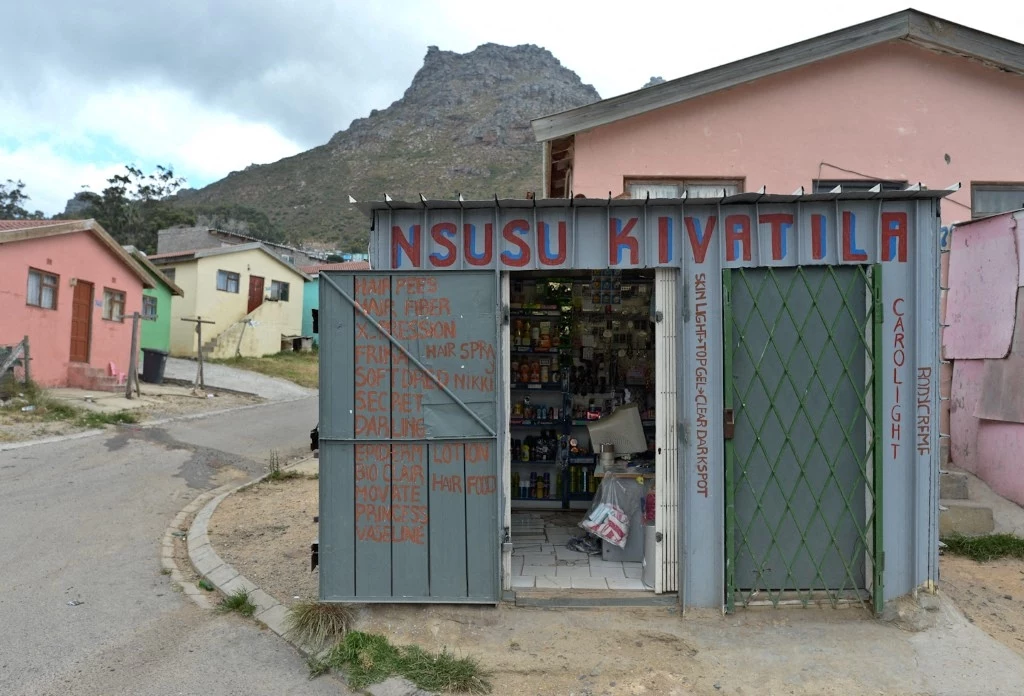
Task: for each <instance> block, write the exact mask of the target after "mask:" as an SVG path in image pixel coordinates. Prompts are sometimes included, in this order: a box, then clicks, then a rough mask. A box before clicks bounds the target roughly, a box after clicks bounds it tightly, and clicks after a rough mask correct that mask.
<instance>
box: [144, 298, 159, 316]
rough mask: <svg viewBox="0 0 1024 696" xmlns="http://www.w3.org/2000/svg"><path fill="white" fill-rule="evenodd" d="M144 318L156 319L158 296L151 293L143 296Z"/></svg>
mask: <svg viewBox="0 0 1024 696" xmlns="http://www.w3.org/2000/svg"><path fill="white" fill-rule="evenodd" d="M142 318H143V319H148V320H149V321H156V298H155V297H150V296H149V295H143V296H142Z"/></svg>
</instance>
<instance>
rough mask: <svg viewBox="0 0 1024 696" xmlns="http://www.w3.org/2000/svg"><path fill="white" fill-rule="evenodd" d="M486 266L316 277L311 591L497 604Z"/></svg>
mask: <svg viewBox="0 0 1024 696" xmlns="http://www.w3.org/2000/svg"><path fill="white" fill-rule="evenodd" d="M497 309H498V285H497V277H496V275H495V274H494V273H493V272H470V271H465V272H461V271H460V272H455V271H451V272H447V273H441V274H435V275H423V274H414V273H403V272H396V271H391V272H384V273H373V272H360V273H351V272H350V273H343V272H325V273H321V274H320V317H319V325H320V326H319V328H320V537H319V544H320V546H319V552H320V598H321V600H323V601H339V602H346V601H352V602H488V603H490V602H497V601H498V598H499V588H500V568H499V544H500V541H501V529H500V525H499V519H500V517H499V500H500V497H499V496H500V491H499V481H500V477H499V476H498V466H499V456H498V447H497V443H498V432H499V425H498V424H499V422H500V419H499V406H498V404H499V399H498V395H499V387H500V384H501V380H499V379H498V375H497V372H496V368H497V366H498V365H500V364H501V363H500V361H499V356H498V346H499V342H498V325H499V317H498V312H497Z"/></svg>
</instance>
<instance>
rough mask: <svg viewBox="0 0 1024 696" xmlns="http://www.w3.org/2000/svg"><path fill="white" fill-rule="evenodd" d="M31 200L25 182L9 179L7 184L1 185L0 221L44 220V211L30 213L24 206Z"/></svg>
mask: <svg viewBox="0 0 1024 696" xmlns="http://www.w3.org/2000/svg"><path fill="white" fill-rule="evenodd" d="M29 200H32V199H31V198H30V197H29V196H28V194H27V193H25V182H24V181H21V180H20V179H19V180H18V181H12V180H10V179H8V180H7V183H6V184H0V220H42V219H43V218H44V217H45V216H44V215H43V211H41V210H37V211H35V212H34V213H30V212H28V210H26V209H25V208H24V207H23V206H22V203H25V202H26V201H29Z"/></svg>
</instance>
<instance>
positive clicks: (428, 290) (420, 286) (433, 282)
mask: <svg viewBox="0 0 1024 696" xmlns="http://www.w3.org/2000/svg"><path fill="white" fill-rule="evenodd" d="M395 292H396V293H403V292H404V293H405V294H407V295H429V294H433V293H436V292H437V278H434V277H432V276H407V275H401V276H396V277H395Z"/></svg>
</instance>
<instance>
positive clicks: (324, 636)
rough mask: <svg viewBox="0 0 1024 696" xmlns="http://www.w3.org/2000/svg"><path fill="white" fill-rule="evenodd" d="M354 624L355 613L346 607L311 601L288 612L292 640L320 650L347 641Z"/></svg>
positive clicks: (287, 624) (288, 625)
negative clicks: (345, 639) (340, 641)
mask: <svg viewBox="0 0 1024 696" xmlns="http://www.w3.org/2000/svg"><path fill="white" fill-rule="evenodd" d="M354 621H355V612H354V611H353V610H352V607H350V606H348V605H346V604H333V603H326V602H323V603H322V602H314V601H312V600H307V601H302V602H296V603H295V604H294V605H293V606H292V608H291V609H289V610H288V617H287V618H286V619H285V625H286V626H287V635H288V638H289V639H291V640H294V641H298V642H300V643H303V644H305V645H307V646H309V647H310V648H312V649H313V650H320V649H321V648H323V647H324V646H326V645H330V644H332V643H335V642H337V641H339V640H341V639H342V638H344V637H345V634H346V633H348V631H349V629H350V628H351V627H352V623H353V622H354Z"/></svg>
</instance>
